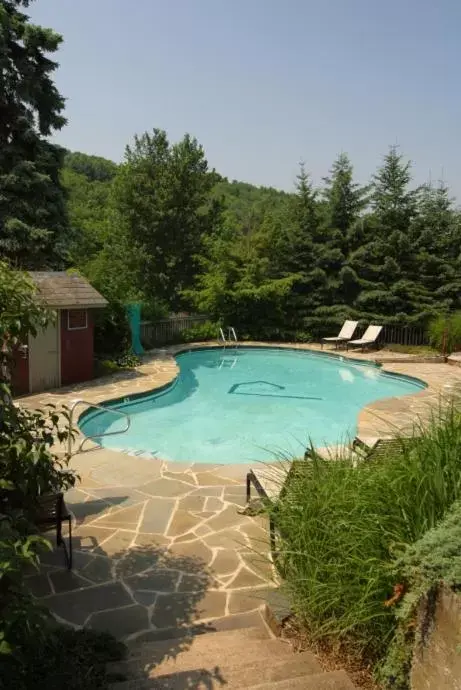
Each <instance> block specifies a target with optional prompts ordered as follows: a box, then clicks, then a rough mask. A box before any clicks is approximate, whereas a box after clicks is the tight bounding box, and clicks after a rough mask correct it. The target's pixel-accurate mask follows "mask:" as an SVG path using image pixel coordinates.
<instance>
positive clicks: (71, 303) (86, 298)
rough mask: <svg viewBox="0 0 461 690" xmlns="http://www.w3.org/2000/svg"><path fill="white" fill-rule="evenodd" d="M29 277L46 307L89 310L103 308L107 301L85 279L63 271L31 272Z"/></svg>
mask: <svg viewBox="0 0 461 690" xmlns="http://www.w3.org/2000/svg"><path fill="white" fill-rule="evenodd" d="M30 276H31V278H32V280H33V281H34V283H35V284H36V286H37V287H38V291H39V294H40V296H41V298H42V299H43V301H44V302H45V304H46V305H47V306H48V307H52V308H54V309H84V308H85V309H90V308H93V307H94V308H98V307H105V306H106V304H107V300H106V299H104V297H103V296H102V295H100V294H99V292H98V291H97V290H95V289H94V287H92V285H90V284H89V282H88V281H87V280H85V278H83V277H82V276H79V275H77V274H75V273H73V274H69V273H66V272H65V271H31V272H30Z"/></svg>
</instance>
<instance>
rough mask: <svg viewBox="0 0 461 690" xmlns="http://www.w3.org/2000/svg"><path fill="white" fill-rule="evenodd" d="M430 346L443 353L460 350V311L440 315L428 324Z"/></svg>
mask: <svg viewBox="0 0 461 690" xmlns="http://www.w3.org/2000/svg"><path fill="white" fill-rule="evenodd" d="M429 341H430V344H431V345H432V347H434V348H436V349H437V350H439V352H442V351H444V352H445V353H448V354H449V353H450V352H456V351H457V350H461V312H459V311H457V312H454V313H453V314H449V315H440V316H438V317H437V318H436V319H434V320H433V321H431V323H430V324H429Z"/></svg>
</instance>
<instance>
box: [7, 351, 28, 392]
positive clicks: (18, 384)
mask: <svg viewBox="0 0 461 690" xmlns="http://www.w3.org/2000/svg"><path fill="white" fill-rule="evenodd" d="M11 384H12V388H13V394H14V395H24V394H25V393H28V392H29V357H28V356H26V357H24V356H23V354H22V353H21V352H20V351H19V350H17V349H15V351H14V353H13V369H12V372H11Z"/></svg>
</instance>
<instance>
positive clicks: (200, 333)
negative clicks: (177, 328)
mask: <svg viewBox="0 0 461 690" xmlns="http://www.w3.org/2000/svg"><path fill="white" fill-rule="evenodd" d="M218 334H219V324H216V323H213V322H212V321H204V323H200V324H198V325H197V326H192V327H191V328H186V329H185V330H184V331H181V333H180V335H179V336H178V340H179V341H180V342H182V343H194V342H205V341H206V340H217V339H218Z"/></svg>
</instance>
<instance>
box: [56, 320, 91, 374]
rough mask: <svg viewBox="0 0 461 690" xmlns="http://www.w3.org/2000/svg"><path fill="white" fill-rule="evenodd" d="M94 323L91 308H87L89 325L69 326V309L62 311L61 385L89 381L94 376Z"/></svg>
mask: <svg viewBox="0 0 461 690" xmlns="http://www.w3.org/2000/svg"><path fill="white" fill-rule="evenodd" d="M93 335H94V324H93V315H92V313H91V310H87V327H86V328H82V329H78V330H69V328H68V310H67V309H63V310H62V311H61V385H62V386H67V385H69V384H70V383H78V382H79V381H88V380H89V379H91V378H93Z"/></svg>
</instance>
